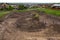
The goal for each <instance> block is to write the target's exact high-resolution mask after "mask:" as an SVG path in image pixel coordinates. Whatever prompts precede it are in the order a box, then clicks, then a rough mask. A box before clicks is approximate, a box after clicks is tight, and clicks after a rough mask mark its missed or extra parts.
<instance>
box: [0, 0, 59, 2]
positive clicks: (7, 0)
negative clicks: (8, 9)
mask: <svg viewBox="0 0 60 40" xmlns="http://www.w3.org/2000/svg"><path fill="white" fill-rule="evenodd" d="M0 2H7V3H8V2H9V3H60V0H0Z"/></svg>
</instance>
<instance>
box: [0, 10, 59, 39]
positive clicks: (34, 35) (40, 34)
mask: <svg viewBox="0 0 60 40" xmlns="http://www.w3.org/2000/svg"><path fill="white" fill-rule="evenodd" d="M31 12H32V11H30V12H24V13H16V12H13V14H12V13H11V14H12V15H11V14H9V15H7V16H6V17H5V18H6V19H5V20H4V21H3V22H2V23H1V24H0V40H60V33H56V32H54V31H52V27H51V26H52V25H51V24H53V25H54V24H56V25H57V24H58V25H59V26H60V17H55V16H52V15H46V14H44V13H43V14H41V13H40V17H39V19H40V20H39V21H40V22H43V23H45V24H46V28H45V29H41V30H40V31H36V32H28V31H21V30H20V29H18V28H17V27H16V22H17V20H18V19H19V20H20V19H21V20H22V19H23V18H25V17H26V16H27V15H30V14H29V13H31ZM35 12H36V11H35ZM27 13H28V14H27ZM26 18H27V17H26ZM53 27H54V26H53Z"/></svg>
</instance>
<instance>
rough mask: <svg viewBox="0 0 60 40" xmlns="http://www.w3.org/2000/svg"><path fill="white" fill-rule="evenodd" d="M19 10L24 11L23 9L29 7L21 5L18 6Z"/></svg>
mask: <svg viewBox="0 0 60 40" xmlns="http://www.w3.org/2000/svg"><path fill="white" fill-rule="evenodd" d="M18 9H19V10H23V9H27V7H26V6H24V5H22V4H21V5H19V6H18Z"/></svg>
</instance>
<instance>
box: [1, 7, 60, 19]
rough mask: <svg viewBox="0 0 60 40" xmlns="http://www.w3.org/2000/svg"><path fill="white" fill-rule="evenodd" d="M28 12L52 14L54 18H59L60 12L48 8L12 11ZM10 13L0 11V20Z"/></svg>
mask: <svg viewBox="0 0 60 40" xmlns="http://www.w3.org/2000/svg"><path fill="white" fill-rule="evenodd" d="M30 10H38V11H44V12H45V13H46V14H52V15H56V16H60V10H53V9H50V8H30V9H24V10H14V11H15V12H26V11H30ZM9 12H10V11H0V18H1V17H3V16H4V15H6V14H7V13H9Z"/></svg>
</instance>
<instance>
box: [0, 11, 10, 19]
mask: <svg viewBox="0 0 60 40" xmlns="http://www.w3.org/2000/svg"><path fill="white" fill-rule="evenodd" d="M9 12H10V11H0V18H1V17H3V16H5V15H6V14H8V13H9Z"/></svg>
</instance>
